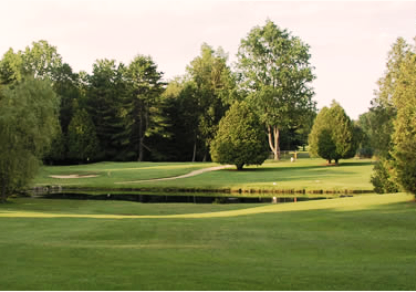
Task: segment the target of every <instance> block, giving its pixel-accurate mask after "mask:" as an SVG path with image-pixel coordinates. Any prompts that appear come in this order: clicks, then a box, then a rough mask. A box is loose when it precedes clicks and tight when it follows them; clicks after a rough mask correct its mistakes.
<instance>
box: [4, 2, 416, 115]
mask: <svg viewBox="0 0 416 292" xmlns="http://www.w3.org/2000/svg"><path fill="white" fill-rule="evenodd" d="M0 7H1V17H0V56H1V57H2V56H3V54H4V53H5V52H6V51H7V50H8V49H9V48H13V49H14V50H15V51H18V50H24V49H25V48H26V47H27V46H29V45H31V44H32V42H35V41H39V40H46V41H48V42H49V43H50V44H51V45H53V46H56V47H57V49H58V53H59V54H60V55H61V56H62V58H63V61H64V62H66V63H68V64H69V65H70V66H71V67H72V68H73V70H74V71H76V72H78V71H81V70H83V71H87V72H89V73H90V72H91V70H92V65H93V63H94V62H95V61H96V60H97V59H103V58H107V59H115V60H116V61H118V62H123V63H125V64H128V63H130V62H131V61H132V59H133V58H134V57H135V56H136V55H138V54H141V55H150V56H151V57H152V59H153V60H154V62H155V63H156V64H157V66H158V69H159V70H160V71H162V72H164V78H165V80H170V79H172V78H173V77H175V76H180V75H183V74H185V73H186V66H187V65H188V64H189V63H190V62H191V61H192V60H193V59H194V58H195V57H197V56H198V55H199V54H200V48H201V45H202V44H203V43H204V42H205V43H207V44H208V45H210V46H212V47H213V48H214V49H217V48H218V47H222V48H223V49H224V51H225V52H227V53H228V55H229V64H230V66H233V64H234V63H235V62H236V61H237V58H236V54H237V52H238V47H239V45H240V42H241V40H242V39H244V38H245V37H246V36H247V34H248V33H249V32H250V30H251V29H252V28H254V27H255V26H263V25H264V24H265V22H266V20H267V19H270V20H271V21H273V22H274V23H275V24H276V25H278V26H279V27H280V28H282V29H287V30H288V31H290V32H291V33H292V35H294V36H298V37H299V38H300V39H301V40H302V41H303V42H304V43H306V44H308V45H309V46H310V54H311V59H310V63H311V65H312V66H313V67H314V70H313V73H314V74H315V75H316V79H315V80H314V81H313V83H312V86H313V88H314V91H315V96H314V100H315V101H316V102H317V104H318V108H322V107H324V106H330V104H331V102H332V100H336V101H337V102H339V103H340V104H341V106H342V107H343V108H344V109H345V111H346V112H347V114H348V115H349V116H350V117H351V118H353V119H357V118H358V116H359V115H360V114H362V113H365V112H366V111H368V108H369V107H370V101H371V100H372V99H373V98H374V90H375V89H377V84H376V82H377V80H378V79H379V78H380V77H382V76H383V73H384V71H385V64H386V61H387V53H388V51H389V50H390V48H391V46H392V45H393V43H394V42H395V41H396V39H397V38H398V37H403V38H404V39H405V40H406V41H407V42H408V43H410V44H412V45H413V44H414V37H415V36H416V1H213V0H210V1H208V0H206V1H200V0H198V1H196V0H193V1H172V0H171V1H159V0H152V1H128V0H107V1H104V0H102V1H91V0H83V1H77V0H75V1H74V0H68V1H66V0H60V1H59V0H54V1H40V0H28V1H26V0H10V1H5V0H0Z"/></svg>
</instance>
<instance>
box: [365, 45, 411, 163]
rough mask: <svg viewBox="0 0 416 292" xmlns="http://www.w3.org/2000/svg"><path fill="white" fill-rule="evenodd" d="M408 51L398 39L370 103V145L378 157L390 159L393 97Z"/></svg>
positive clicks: (393, 116)
mask: <svg viewBox="0 0 416 292" xmlns="http://www.w3.org/2000/svg"><path fill="white" fill-rule="evenodd" d="M408 51H409V45H408V44H407V43H406V41H405V40H404V39H403V38H398V39H397V41H396V42H395V43H394V44H393V46H392V48H391V50H390V51H389V53H388V60H387V64H386V72H385V74H384V76H383V77H381V78H380V79H379V80H378V82H377V84H378V89H377V90H376V92H375V94H376V97H375V98H374V99H373V100H372V101H371V104H372V107H371V108H370V113H369V114H368V120H369V121H368V124H369V126H370V129H371V135H370V138H371V144H372V146H373V147H374V148H375V149H376V154H377V156H379V157H385V158H388V159H390V158H391V155H390V152H391V150H392V149H393V141H392V138H391V137H392V134H393V132H394V125H393V121H394V119H395V118H396V116H397V108H396V106H395V104H394V102H393V95H394V92H395V90H396V86H397V84H396V83H397V80H398V79H399V78H400V74H401V70H400V66H401V64H402V63H403V60H404V58H405V55H406V54H407V52H408Z"/></svg>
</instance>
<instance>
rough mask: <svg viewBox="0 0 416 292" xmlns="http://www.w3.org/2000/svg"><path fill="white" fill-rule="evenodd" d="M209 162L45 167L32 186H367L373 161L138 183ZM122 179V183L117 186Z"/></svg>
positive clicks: (268, 167) (283, 165) (306, 163)
mask: <svg viewBox="0 0 416 292" xmlns="http://www.w3.org/2000/svg"><path fill="white" fill-rule="evenodd" d="M216 165H217V164H213V163H138V162H135V163H97V164H90V165H81V166H54V167H43V168H42V171H41V173H40V174H39V176H38V177H37V178H36V179H35V183H34V184H35V185H37V186H45V185H61V186H63V187H78V188H106V189H116V188H117V189H120V188H125V189H132V188H134V189H153V190H164V189H177V190H182V189H190V190H200V189H204V190H218V189H220V190H221V189H222V190H224V189H227V190H239V189H242V190H255V191H259V190H270V191H273V190H290V189H296V190H303V189H305V190H306V191H312V190H331V191H344V190H367V191H370V190H372V189H373V186H372V185H371V183H370V176H371V171H372V168H373V164H372V161H371V160H345V161H342V162H341V165H340V166H337V167H328V166H326V165H325V161H324V160H322V159H311V158H301V159H299V160H298V161H297V162H295V163H291V162H290V161H289V160H283V161H279V162H274V161H267V162H266V163H265V164H263V165H262V166H261V167H256V166H254V167H248V168H246V169H245V170H243V171H241V172H238V171H236V170H235V169H234V168H230V169H223V170H218V171H213V172H208V173H203V174H200V175H198V176H194V177H189V178H182V179H177V180H169V181H157V182H151V181H141V182H140V181H138V182H131V181H132V180H146V179H150V178H162V177H173V176H178V175H182V174H186V173H189V172H190V171H192V170H196V169H201V168H207V167H212V166H216ZM74 173H77V174H97V175H99V177H96V178H79V179H54V178H50V177H49V175H56V174H59V175H62V174H74ZM116 182H117V183H120V182H126V183H125V184H115V183H116Z"/></svg>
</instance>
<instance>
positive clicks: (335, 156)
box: [309, 101, 359, 164]
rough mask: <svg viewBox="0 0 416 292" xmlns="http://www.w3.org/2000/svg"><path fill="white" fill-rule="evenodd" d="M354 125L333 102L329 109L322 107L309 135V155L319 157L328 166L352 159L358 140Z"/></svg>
mask: <svg viewBox="0 0 416 292" xmlns="http://www.w3.org/2000/svg"><path fill="white" fill-rule="evenodd" d="M355 133H356V131H355V130H354V125H353V123H352V121H351V120H350V118H349V117H348V116H347V114H346V113H345V111H344V109H343V108H342V107H341V106H340V105H339V104H338V103H336V102H335V101H333V102H332V105H331V107H330V108H327V107H324V108H323V109H322V110H321V111H320V112H319V114H318V116H317V117H316V119H315V123H314V125H313V127H312V131H311V133H310V135H309V147H310V148H309V151H310V153H311V155H314V156H320V157H322V158H324V159H327V160H328V163H329V164H330V163H331V161H332V160H335V164H338V161H339V159H346V158H351V157H354V155H355V152H356V150H357V147H358V142H359V141H358V139H357V137H356V136H355V135H354V134H355Z"/></svg>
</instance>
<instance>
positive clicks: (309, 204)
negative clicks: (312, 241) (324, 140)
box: [0, 193, 414, 219]
mask: <svg viewBox="0 0 416 292" xmlns="http://www.w3.org/2000/svg"><path fill="white" fill-rule="evenodd" d="M413 198H414V197H413V196H411V195H408V194H404V193H399V194H388V195H367V196H359V197H351V198H339V199H331V200H316V201H306V202H305V201H304V202H297V203H284V204H271V205H268V206H262V207H254V208H248V209H240V210H230V211H220V212H209V213H198V214H175V215H116V214H57V213H44V212H30V211H14V210H12V211H9V210H5V211H0V218H92V219H170V218H184V219H198V218H221V217H236V216H246V215H255V214H260V213H276V212H290V211H307V210H318V209H333V210H336V211H348V210H364V209H372V208H374V207H376V206H380V205H388V204H394V203H401V202H406V201H410V200H413Z"/></svg>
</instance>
